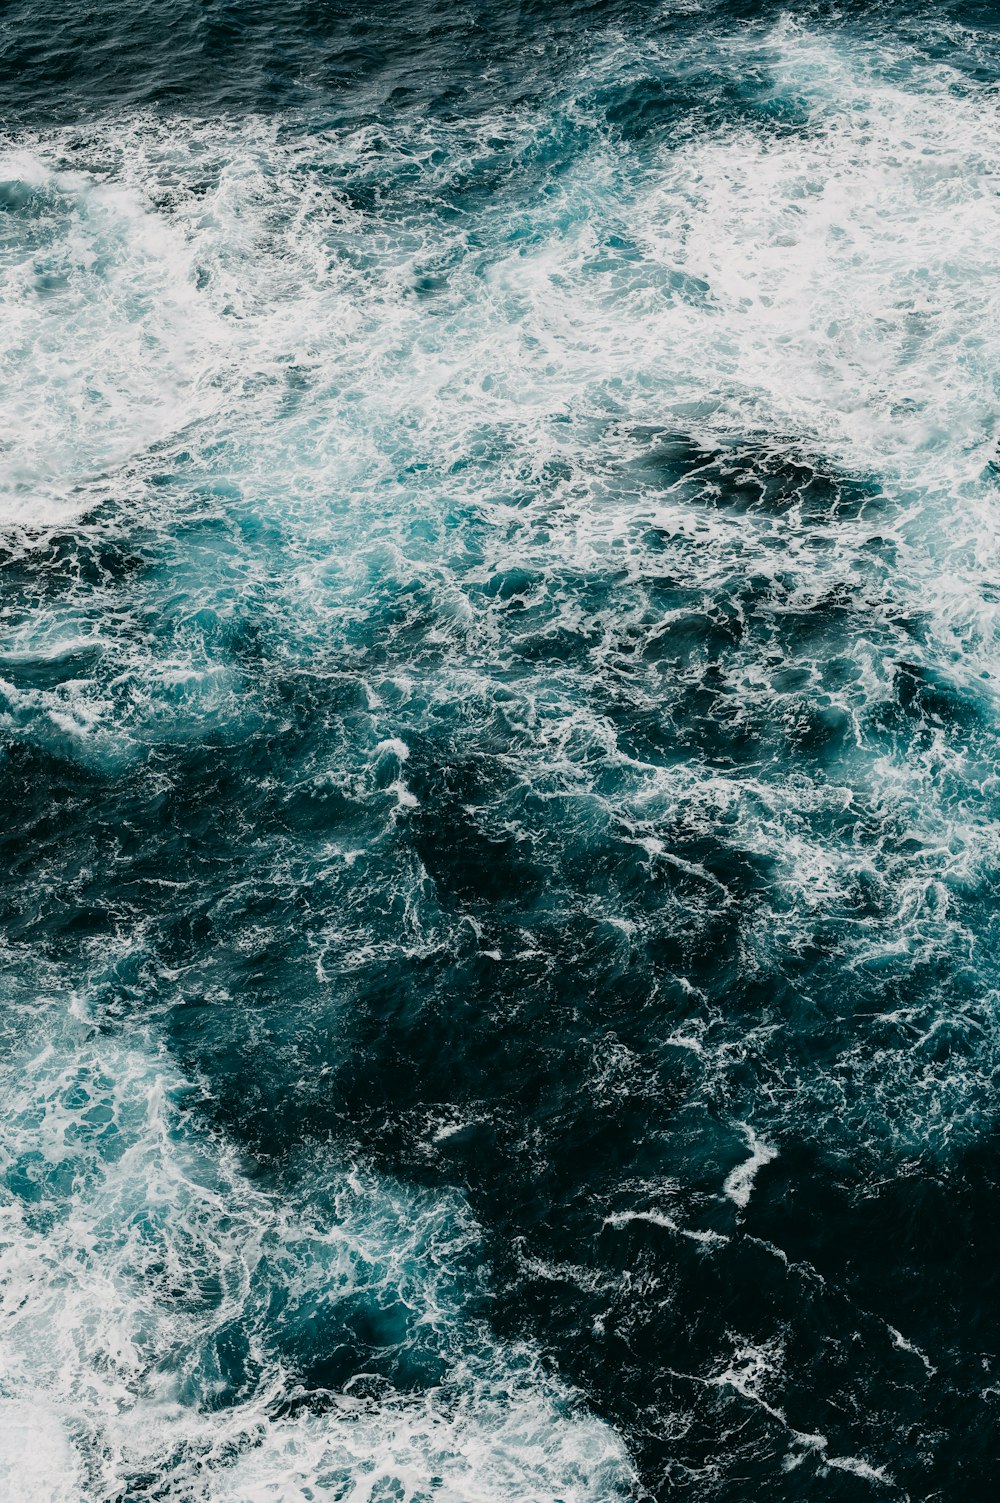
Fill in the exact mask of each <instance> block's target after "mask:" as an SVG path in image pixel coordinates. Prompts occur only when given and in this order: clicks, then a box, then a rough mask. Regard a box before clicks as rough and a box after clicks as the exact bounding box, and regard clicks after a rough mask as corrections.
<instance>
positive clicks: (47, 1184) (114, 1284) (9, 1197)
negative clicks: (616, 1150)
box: [0, 1005, 631, 1503]
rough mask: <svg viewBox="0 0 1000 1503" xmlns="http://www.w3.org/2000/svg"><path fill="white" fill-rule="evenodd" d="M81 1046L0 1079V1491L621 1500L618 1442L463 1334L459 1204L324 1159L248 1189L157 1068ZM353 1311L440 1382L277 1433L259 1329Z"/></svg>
mask: <svg viewBox="0 0 1000 1503" xmlns="http://www.w3.org/2000/svg"><path fill="white" fill-rule="evenodd" d="M50 1014H51V1016H50V1024H51V1023H52V1022H54V1021H57V1020H58V1018H59V1016H60V1014H59V1010H58V1009H57V1008H56V1007H55V1006H54V1005H53V1007H52V1008H51V1009H50ZM42 1016H44V1014H43V1015H42ZM88 1035H89V1031H88V1030H87V1029H86V1027H85V1026H84V1025H83V1024H82V1023H74V1022H73V1020H72V1018H70V1019H68V1020H67V1023H66V1027H65V1028H62V1027H59V1028H57V1030H56V1031H55V1033H54V1035H53V1039H52V1042H51V1043H49V1044H48V1045H44V1046H43V1047H41V1049H39V1050H36V1052H35V1053H34V1054H32V1055H29V1056H27V1057H23V1056H22V1057H21V1058H20V1059H18V1060H17V1061H16V1064H15V1065H14V1066H8V1067H7V1068H6V1069H5V1072H4V1079H3V1081H2V1084H0V1095H2V1106H3V1132H2V1138H0V1167H2V1172H3V1192H2V1202H0V1353H2V1371H3V1379H2V1388H0V1413H2V1421H3V1422H2V1424H0V1434H2V1437H3V1439H2V1441H0V1491H3V1495H4V1497H9V1498H12V1499H17V1500H19V1503H21V1500H23V1503H97V1500H98V1499H105V1498H108V1497H112V1496H124V1495H127V1494H129V1492H130V1491H131V1490H132V1489H133V1488H134V1487H136V1486H138V1485H139V1483H140V1479H143V1482H142V1485H144V1486H145V1485H153V1486H154V1487H162V1488H164V1489H168V1490H169V1491H170V1492H171V1495H172V1496H178V1497H179V1496H183V1497H185V1498H188V1499H192V1500H194V1499H198V1500H204V1503H223V1500H233V1503H236V1500H239V1503H250V1500H254V1503H256V1500H261V1503H263V1500H271V1499H273V1500H275V1503H277V1500H279V1499H280V1500H282V1503H286V1500H299V1499H301V1500H303V1503H305V1500H306V1499H309V1498H313V1497H315V1496H316V1495H317V1490H319V1491H324V1490H329V1489H331V1488H333V1489H335V1490H336V1489H340V1490H343V1489H347V1490H351V1489H353V1491H352V1492H351V1496H353V1497H356V1498H359V1499H362V1498H371V1499H375V1498H378V1497H383V1496H392V1497H394V1498H398V1499H400V1500H414V1503H415V1500H417V1499H419V1498H423V1497H426V1496H430V1495H432V1494H433V1495H434V1496H436V1497H440V1498H442V1499H449V1500H455V1503H458V1500H466V1499H472V1498H475V1499H480V1500H483V1503H492V1500H496V1503H500V1500H522V1503H529V1500H531V1503H538V1500H543V1499H555V1498H561V1499H573V1500H578V1503H585V1500H593V1503H598V1500H600V1503H604V1500H606V1499H607V1498H610V1497H615V1496H619V1495H623V1494H624V1492H625V1491H626V1490H627V1488H628V1486H629V1484H630V1479H631V1470H630V1466H629V1463H628V1459H627V1457H626V1455H625V1452H624V1449H623V1447H622V1445H621V1443H620V1442H619V1440H618V1439H617V1437H616V1436H615V1435H614V1433H613V1432H612V1431H611V1430H610V1429H609V1428H608V1427H607V1426H605V1425H603V1424H602V1423H600V1422H599V1421H597V1420H595V1419H593V1418H591V1417H590V1416H588V1415H587V1414H586V1412H585V1410H583V1409H582V1407H580V1406H579V1405H578V1404H577V1403H575V1401H574V1399H573V1395H572V1394H571V1393H569V1392H568V1391H567V1390H565V1389H563V1388H562V1387H561V1386H560V1385H559V1384H558V1383H555V1382H554V1381H553V1380H551V1379H549V1378H547V1377H546V1376H545V1375H544V1373H543V1370H542V1368H541V1365H540V1363H539V1359H538V1354H537V1353H536V1352H534V1351H533V1350H532V1349H531V1348H530V1347H528V1346H523V1347H507V1348H504V1347H502V1346H496V1345H492V1344H491V1343H490V1342H489V1341H488V1340H486V1339H485V1338H484V1333H482V1332H481V1331H479V1329H478V1326H476V1325H475V1324H474V1323H471V1324H470V1323H468V1322H466V1321H465V1319H464V1317H463V1315H462V1308H461V1302H462V1295H461V1290H460V1286H459V1284H458V1283H457V1282H456V1278H457V1275H456V1273H454V1272H453V1271H450V1270H454V1269H455V1268H456V1267H457V1264H458V1262H459V1261H460V1260H461V1259H462V1257H463V1256H464V1254H465V1252H466V1251H467V1249H468V1248H469V1247H470V1245H471V1242H472V1240H474V1237H475V1228H474V1226H473V1224H472V1222H471V1220H470V1218H469V1216H468V1213H467V1211H466V1210H465V1209H464V1207H463V1206H462V1204H461V1202H459V1201H457V1200H450V1199H447V1198H446V1199H441V1200H437V1201H435V1200H433V1199H431V1198H429V1197H425V1196H421V1195H419V1194H414V1193H411V1192H408V1191H405V1190H403V1189H402V1188H401V1187H398V1186H393V1185H391V1184H389V1183H387V1182H382V1181H378V1180H377V1179H375V1178H373V1177H372V1176H370V1175H366V1174H364V1173H362V1172H360V1171H358V1170H353V1171H352V1170H350V1169H348V1168H344V1167H337V1166H336V1165H333V1164H331V1163H330V1161H329V1160H328V1159H325V1158H324V1157H323V1156H322V1155H321V1156H320V1157H319V1159H318V1160H317V1161H316V1162H315V1164H314V1165H313V1166H312V1169H311V1170H310V1171H309V1172H307V1174H306V1175H305V1177H304V1179H303V1181H302V1183H301V1185H300V1189H299V1191H298V1192H297V1193H296V1194H294V1195H293V1196H291V1197H290V1198H283V1197H281V1196H279V1195H277V1194H276V1193H274V1192H270V1191H267V1190H265V1189H261V1188H259V1187H257V1186H255V1185H254V1184H253V1183H252V1182H251V1181H250V1180H249V1179H248V1178H246V1177H245V1176H244V1174H243V1173H242V1171H241V1168H240V1165H239V1162H238V1160H237V1158H236V1156H235V1155H234V1154H233V1153H232V1152H231V1151H230V1150H228V1149H226V1148H225V1146H224V1145H223V1144H222V1143H221V1142H219V1141H216V1140H214V1139H213V1138H211V1137H210V1136H207V1135H206V1134H205V1133H204V1131H203V1130H200V1129H199V1128H198V1127H197V1124H196V1123H195V1122H194V1121H193V1120H192V1119H191V1118H190V1117H189V1116H188V1115H187V1114H186V1112H185V1111H184V1109H183V1107H182V1105H181V1098H182V1097H183V1095H184V1093H185V1089H186V1088H185V1083H184V1082H183V1081H182V1080H181V1079H180V1078H179V1077H178V1076H177V1074H176V1071H175V1069H174V1068H173V1066H172V1065H171V1063H170V1061H169V1059H168V1058H167V1057H166V1056H164V1055H163V1054H161V1053H160V1052H158V1051H156V1050H155V1049H154V1050H153V1051H152V1052H150V1051H149V1050H145V1049H142V1048H138V1047H135V1046H134V1045H133V1046H125V1045H123V1044H119V1043H116V1042H114V1041H113V1040H111V1039H109V1038H93V1037H89V1036H88ZM366 1293H367V1294H368V1295H370V1296H371V1297H372V1298H373V1299H376V1300H378V1299H379V1298H383V1297H384V1298H386V1299H388V1300H389V1301H390V1302H391V1301H392V1300H394V1299H396V1300H399V1301H401V1302H402V1306H403V1307H404V1308H405V1309H406V1310H408V1311H410V1312H412V1318H413V1320H414V1321H415V1322H416V1329H417V1330H420V1329H425V1330H426V1329H434V1330H437V1331H439V1332H440V1338H441V1349H442V1352H443V1353H444V1356H445V1359H446V1360H445V1371H444V1374H443V1376H442V1378H441V1379H440V1381H439V1382H435V1383H431V1384H430V1385H429V1386H427V1387H425V1388H424V1389H423V1391H418V1392H416V1393H408V1392H395V1391H394V1390H393V1389H392V1386H391V1384H389V1383H387V1382H384V1381H381V1380H380V1381H377V1382H375V1383H374V1385H373V1383H372V1382H371V1381H366V1380H364V1378H363V1375H359V1378H358V1379H357V1380H355V1381H353V1382H349V1383H347V1385H346V1387H345V1389H344V1391H343V1392H342V1393H341V1394H340V1395H339V1396H336V1395H331V1396H330V1402H329V1407H328V1408H327V1409H326V1410H325V1411H324V1412H323V1413H320V1414H317V1413H310V1412H309V1410H308V1409H301V1408H300V1409H298V1410H297V1411H296V1412H295V1413H293V1414H287V1413H286V1414H285V1415H284V1417H282V1412H281V1411H282V1406H283V1405H287V1403H288V1401H289V1400H290V1399H293V1398H294V1396H295V1391H296V1389H295V1378H294V1374H293V1373H292V1372H291V1371H290V1370H289V1369H288V1363H287V1361H286V1360H285V1359H283V1357H282V1352H281V1348H280V1346H277V1347H276V1346H275V1345H274V1341H273V1339H272V1338H273V1335H274V1332H275V1331H280V1330H281V1329H283V1328H285V1327H286V1326H287V1324H288V1322H289V1321H294V1319H296V1311H300V1312H301V1319H302V1320H303V1321H304V1322H305V1323H306V1325H308V1322H309V1319H310V1311H311V1310H312V1311H314V1312H315V1314H317V1315H319V1316H321V1315H322V1314H323V1312H324V1309H325V1308H335V1307H336V1304H337V1302H338V1301H340V1300H348V1301H349V1300H350V1299H351V1298H352V1297H358V1296H363V1295H365V1294H366ZM275 1310H279V1311H280V1312H281V1314H280V1317H279V1318H278V1320H277V1323H276V1324H273V1321H274V1311H275ZM234 1336H235V1345H234V1344H233V1343H234ZM241 1341H242V1342H243V1343H244V1346H243V1347H242V1350H244V1351H245V1363H246V1368H247V1372H246V1376H245V1378H244V1379H242V1380H241V1379H239V1377H238V1376H234V1375H233V1372H232V1370H231V1366H230V1367H227V1362H228V1363H230V1364H231V1362H232V1360H233V1357H232V1354H236V1355H237V1357H238V1354H239V1352H240V1350H241V1345H240V1342H241ZM227 1352H228V1353H230V1354H231V1355H230V1356H229V1357H228V1358H227V1356H226V1354H227ZM150 1479H152V1481H150Z"/></svg>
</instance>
